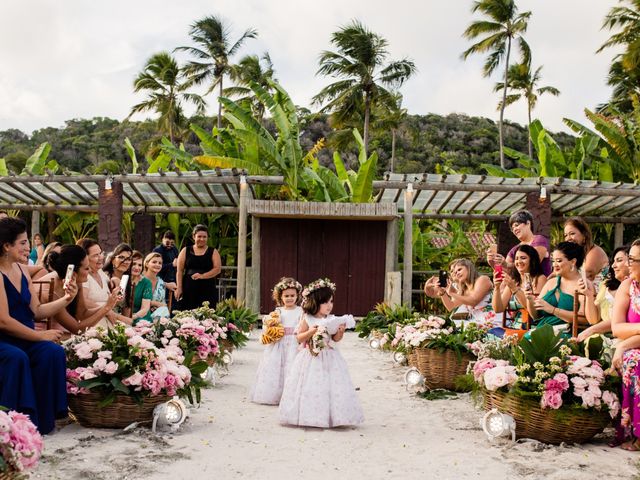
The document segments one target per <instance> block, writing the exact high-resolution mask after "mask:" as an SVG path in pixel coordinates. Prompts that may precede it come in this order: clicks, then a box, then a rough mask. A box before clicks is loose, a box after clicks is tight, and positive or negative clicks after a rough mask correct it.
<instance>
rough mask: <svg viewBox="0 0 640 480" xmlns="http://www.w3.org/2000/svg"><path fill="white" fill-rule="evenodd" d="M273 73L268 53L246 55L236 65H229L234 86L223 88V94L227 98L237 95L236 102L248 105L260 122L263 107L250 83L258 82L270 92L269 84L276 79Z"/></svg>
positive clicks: (262, 115)
mask: <svg viewBox="0 0 640 480" xmlns="http://www.w3.org/2000/svg"><path fill="white" fill-rule="evenodd" d="M274 74H275V70H274V68H273V62H272V61H271V57H270V56H269V53H267V52H265V53H263V54H262V56H261V57H258V55H246V56H244V57H242V58H241V59H240V61H239V62H238V63H237V64H236V65H232V66H231V68H230V70H229V77H230V78H231V81H232V82H233V83H234V84H235V86H233V87H227V88H225V89H224V91H223V94H224V96H225V97H229V98H233V97H238V98H237V100H236V102H237V103H239V104H241V105H249V106H250V108H251V111H252V112H253V113H254V115H255V117H256V119H257V120H258V122H262V117H264V111H265V107H264V104H263V103H262V102H261V101H260V100H259V99H258V97H257V96H256V95H255V93H254V92H253V90H251V84H252V83H255V84H258V85H260V86H261V87H262V88H263V89H265V90H266V91H268V92H272V91H273V89H272V87H271V85H272V83H273V81H276V78H275V77H274Z"/></svg>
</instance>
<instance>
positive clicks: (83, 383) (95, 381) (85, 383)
mask: <svg viewBox="0 0 640 480" xmlns="http://www.w3.org/2000/svg"><path fill="white" fill-rule="evenodd" d="M105 385H109V384H108V383H107V382H105V381H104V380H101V379H100V378H90V379H88V380H80V381H79V382H78V386H79V387H81V388H86V389H88V390H91V389H92V388H94V387H102V386H105Z"/></svg>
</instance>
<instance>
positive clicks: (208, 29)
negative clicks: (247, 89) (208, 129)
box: [175, 15, 258, 129]
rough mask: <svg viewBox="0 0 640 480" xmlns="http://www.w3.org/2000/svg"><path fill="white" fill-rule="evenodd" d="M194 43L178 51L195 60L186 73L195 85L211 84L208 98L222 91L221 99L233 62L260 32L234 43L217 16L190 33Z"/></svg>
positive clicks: (199, 23) (197, 24) (200, 22)
mask: <svg viewBox="0 0 640 480" xmlns="http://www.w3.org/2000/svg"><path fill="white" fill-rule="evenodd" d="M189 35H190V36H191V40H193V43H195V44H196V46H193V47H177V48H176V49H175V51H186V52H188V53H190V54H191V55H192V56H193V57H195V60H192V61H190V62H188V63H187V65H186V66H185V73H186V75H187V76H188V78H189V80H190V82H191V83H192V84H196V85H200V84H202V83H207V82H210V84H209V87H208V89H207V91H206V93H205V95H208V94H209V93H211V92H212V91H213V90H214V89H215V88H216V87H218V88H219V96H220V97H221V96H222V90H223V86H222V83H223V79H224V76H225V75H227V74H228V73H229V70H230V68H231V65H230V63H229V61H230V58H231V57H232V56H233V55H234V54H235V53H236V52H237V51H238V50H239V49H240V47H241V46H242V44H243V43H244V41H245V40H247V39H249V38H256V36H257V35H258V32H257V31H256V30H255V29H253V28H250V29H247V30H245V32H244V33H243V34H242V35H241V36H240V38H238V39H237V40H236V41H235V42H232V41H231V38H230V36H231V32H230V28H229V26H228V25H225V23H224V20H223V19H222V18H220V17H216V16H214V15H212V16H208V17H204V18H202V19H200V20H198V21H197V22H195V23H194V24H193V25H191V29H190V30H189ZM220 128H222V104H221V103H220V102H218V129H220Z"/></svg>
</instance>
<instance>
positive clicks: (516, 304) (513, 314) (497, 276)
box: [492, 245, 547, 329]
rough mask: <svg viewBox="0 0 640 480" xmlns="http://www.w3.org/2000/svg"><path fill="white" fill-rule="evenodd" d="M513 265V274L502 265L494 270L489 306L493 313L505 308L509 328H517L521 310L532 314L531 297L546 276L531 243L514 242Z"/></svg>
mask: <svg viewBox="0 0 640 480" xmlns="http://www.w3.org/2000/svg"><path fill="white" fill-rule="evenodd" d="M513 265H514V267H515V268H514V269H513V276H510V275H507V274H506V273H504V272H503V271H502V268H496V269H495V270H494V274H493V285H494V288H493V297H492V306H493V310H494V311H495V312H496V313H502V312H506V315H507V319H508V320H511V321H512V324H511V325H510V326H509V328H514V329H521V328H522V327H523V311H524V310H526V311H527V312H528V314H529V316H531V315H533V312H534V311H535V305H534V298H535V297H536V296H537V294H538V293H539V292H540V291H541V290H542V287H543V286H544V284H545V283H546V281H547V277H546V276H545V275H544V273H543V272H542V265H541V264H540V256H539V255H538V252H537V250H536V249H535V248H534V247H532V246H531V245H519V246H518V248H517V249H516V251H515V253H514V262H513ZM496 267H500V266H498V265H496Z"/></svg>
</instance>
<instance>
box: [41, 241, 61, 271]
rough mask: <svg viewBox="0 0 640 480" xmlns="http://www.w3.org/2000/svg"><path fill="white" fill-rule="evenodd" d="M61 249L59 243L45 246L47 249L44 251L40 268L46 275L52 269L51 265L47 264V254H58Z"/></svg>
mask: <svg viewBox="0 0 640 480" xmlns="http://www.w3.org/2000/svg"><path fill="white" fill-rule="evenodd" d="M61 248H62V244H61V243H60V242H51V243H49V245H47V248H45V249H44V255H43V256H42V266H43V267H44V269H45V270H46V272H45V275H46V273H50V272H53V268H52V267H51V263H50V262H49V254H50V253H51V252H57V253H60V249H61Z"/></svg>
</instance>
